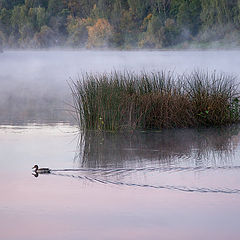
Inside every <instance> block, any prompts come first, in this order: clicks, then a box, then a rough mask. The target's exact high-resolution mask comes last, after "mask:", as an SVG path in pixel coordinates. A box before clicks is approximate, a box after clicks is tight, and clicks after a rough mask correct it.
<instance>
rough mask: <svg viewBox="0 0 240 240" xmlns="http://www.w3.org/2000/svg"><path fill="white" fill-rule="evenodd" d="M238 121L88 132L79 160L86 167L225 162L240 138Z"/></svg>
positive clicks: (80, 144) (81, 144)
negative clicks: (215, 125) (223, 124)
mask: <svg viewBox="0 0 240 240" xmlns="http://www.w3.org/2000/svg"><path fill="white" fill-rule="evenodd" d="M238 133H239V125H234V126H231V127H222V128H209V129H198V130H197V129H178V130H163V131H162V132H151V131H146V132H134V133H130V132H122V133H109V132H93V131H90V132H86V133H84V134H82V135H81V138H80V139H81V140H80V141H79V149H78V161H79V164H80V165H83V166H84V167H87V168H93V167H115V168H116V167H117V168H121V167H128V166H132V165H134V166H138V167H139V166H145V164H149V163H150V162H153V161H154V162H155V163H156V162H158V164H160V165H166V166H169V165H173V164H178V163H179V164H192V165H194V166H202V165H209V164H211V165H217V164H226V162H228V163H229V161H231V157H232V155H233V150H234V147H235V146H236V141H237V143H238V142H239V138H238V136H237V135H238Z"/></svg>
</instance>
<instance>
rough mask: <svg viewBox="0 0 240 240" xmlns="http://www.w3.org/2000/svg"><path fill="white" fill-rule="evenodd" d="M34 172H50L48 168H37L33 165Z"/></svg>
mask: <svg viewBox="0 0 240 240" xmlns="http://www.w3.org/2000/svg"><path fill="white" fill-rule="evenodd" d="M32 169H34V172H35V173H39V174H44V173H51V170H50V169H49V168H39V167H38V165H34V166H33V168H32Z"/></svg>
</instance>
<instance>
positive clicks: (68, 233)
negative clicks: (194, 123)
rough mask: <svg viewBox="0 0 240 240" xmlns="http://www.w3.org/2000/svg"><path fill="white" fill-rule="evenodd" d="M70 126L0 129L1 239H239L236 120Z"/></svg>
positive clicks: (239, 198) (239, 195) (238, 150)
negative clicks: (126, 129) (185, 125)
mask: <svg viewBox="0 0 240 240" xmlns="http://www.w3.org/2000/svg"><path fill="white" fill-rule="evenodd" d="M76 130H77V129H76V128H74V127H70V126H67V125H56V126H36V125H32V126H24V127H10V126H3V127H2V128H1V129H0V139H1V145H0V152H1V156H2V158H1V169H0V186H1V190H2V193H4V194H2V195H1V198H0V212H1V214H0V238H1V239H6V240H8V239H11V240H13V239H14V240H15V239H18V240H19V239H24V240H28V239H33V236H34V239H49V240H50V239H70V240H75V239H136V238H141V239H159V236H162V238H164V239H179V238H181V239H193V238H194V239H203V238H204V239H239V236H240V232H239V231H240V230H239V221H238V218H239V214H240V192H239V191H240V185H239V182H240V175H239V166H240V161H239V154H240V147H239V137H240V135H239V126H235V127H232V128H223V129H211V130H209V129H202V130H198V131H196V130H178V131H173V130H166V131H163V132H152V133H151V132H137V133H123V134H117V135H116V134H110V133H105V134H98V135H97V134H96V133H91V132H90V133H88V134H86V135H85V136H84V137H83V138H82V140H81V141H79V136H78V135H77V134H76ZM79 143H80V144H79ZM36 163H38V164H39V165H40V166H45V167H50V168H52V169H55V170H56V169H58V170H62V169H75V170H77V169H81V171H55V172H53V174H50V175H39V176H38V178H35V177H34V176H32V175H31V167H32V166H33V165H34V164H36ZM36 229H37V231H38V232H39V234H37V235H35V233H36ZM42 233H44V236H43V234H42Z"/></svg>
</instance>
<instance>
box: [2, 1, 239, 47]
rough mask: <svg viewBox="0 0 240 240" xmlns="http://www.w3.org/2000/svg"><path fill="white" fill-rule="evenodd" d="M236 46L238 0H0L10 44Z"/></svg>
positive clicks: (4, 39) (5, 35)
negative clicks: (212, 44) (195, 44)
mask: <svg viewBox="0 0 240 240" xmlns="http://www.w3.org/2000/svg"><path fill="white" fill-rule="evenodd" d="M212 42H218V43H220V44H224V43H229V42H230V43H233V44H235V45H240V0H0V45H2V46H4V47H10V48H16V47H20V48H46V47H53V46H71V47H87V48H104V47H110V48H123V49H128V48H158V49H160V48H168V47H173V46H181V47H184V46H188V45H189V43H198V44H202V45H207V44H209V43H212Z"/></svg>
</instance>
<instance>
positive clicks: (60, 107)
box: [0, 50, 240, 124]
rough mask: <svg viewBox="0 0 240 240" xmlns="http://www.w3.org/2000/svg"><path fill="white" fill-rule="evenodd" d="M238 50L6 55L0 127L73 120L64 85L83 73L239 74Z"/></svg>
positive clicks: (0, 57)
mask: <svg viewBox="0 0 240 240" xmlns="http://www.w3.org/2000/svg"><path fill="white" fill-rule="evenodd" d="M239 66H240V51H87V50H86V51H75V50H52V51H5V52H3V53H0V112H1V114H0V123H2V124H3V123H4V124H10V123H11V124H13V123H15V124H18V123H27V122H38V123H54V122H72V118H71V114H70V113H69V112H67V111H65V110H66V109H69V106H68V105H67V104H66V103H71V93H70V90H69V87H68V84H67V81H68V80H69V79H70V78H71V79H76V78H78V75H80V74H81V73H86V72H94V73H95V72H110V71H113V70H119V71H124V70H130V71H135V72H139V71H159V70H166V71H169V70H170V71H174V72H175V73H187V72H191V71H192V70H196V69H200V70H208V71H213V70H216V71H218V72H225V73H229V74H233V75H236V76H240V67H239Z"/></svg>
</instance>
